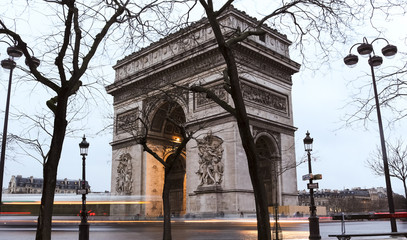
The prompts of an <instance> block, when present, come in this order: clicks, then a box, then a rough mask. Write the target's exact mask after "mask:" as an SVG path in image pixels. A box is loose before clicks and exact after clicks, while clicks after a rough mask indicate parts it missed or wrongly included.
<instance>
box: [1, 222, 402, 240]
mask: <svg viewBox="0 0 407 240" xmlns="http://www.w3.org/2000/svg"><path fill="white" fill-rule="evenodd" d="M0 224H1V225H0V240H6V239H7V240H10V239H18V240H33V239H35V222H34V221H32V220H22V221H18V220H13V221H11V220H10V219H6V220H4V219H2V218H0ZM78 224H79V222H78V221H77V220H68V221H64V220H61V221H57V222H56V223H55V224H54V226H53V229H52V239H53V240H72V239H78V236H79V233H78ZM90 224H91V226H90V234H89V236H90V239H92V240H126V239H136V240H150V239H151V240H158V239H162V223H161V222H159V221H130V222H122V221H121V222H117V221H90ZM346 226H347V228H346V230H347V232H348V233H349V232H388V231H389V230H390V225H389V223H388V222H387V221H360V222H349V223H346ZM281 228H282V234H283V238H284V239H297V240H305V239H308V235H309V233H308V222H306V221H296V220H294V221H292V220H286V221H284V220H282V221H281ZM398 228H399V231H400V232H401V231H403V232H407V223H405V222H398ZM340 230H341V226H340V222H337V221H336V222H321V223H320V231H321V237H322V239H326V240H335V239H334V238H328V234H333V233H339V232H340ZM172 237H173V239H174V240H214V239H220V240H255V239H257V231H256V224H255V222H254V221H253V220H250V219H244V220H242V219H221V220H218V219H213V220H195V221H189V220H177V221H175V222H173V223H172ZM365 239H366V238H365ZM369 239H385V238H384V237H381V238H379V237H376V238H369ZM387 239H390V238H387ZM391 239H393V240H394V239H397V238H391ZM400 239H403V238H400Z"/></svg>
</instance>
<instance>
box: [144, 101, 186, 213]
mask: <svg viewBox="0 0 407 240" xmlns="http://www.w3.org/2000/svg"><path fill="white" fill-rule="evenodd" d="M156 109H157V110H156V111H155V112H154V113H153V116H152V119H151V127H150V131H149V135H148V138H149V140H148V141H149V144H150V145H152V146H155V147H159V148H162V149H163V159H164V160H165V161H167V162H168V161H173V160H174V157H175V155H174V151H175V150H176V147H177V144H179V143H180V142H181V141H182V135H181V129H180V126H181V124H183V123H185V114H184V111H183V109H182V107H181V106H180V105H179V104H178V103H176V102H173V101H170V102H164V103H162V104H160V105H158V108H156ZM174 161H175V165H174V166H173V167H172V168H171V172H170V175H169V176H168V180H169V185H170V205H171V214H173V215H174V216H179V215H182V214H185V210H186V198H185V195H186V184H185V179H186V158H185V152H184V153H183V154H182V155H181V156H179V159H176V160H174ZM161 177H162V178H164V176H161ZM157 184H158V185H159V184H163V182H157ZM155 187H156V188H157V189H160V188H161V187H160V186H155Z"/></svg>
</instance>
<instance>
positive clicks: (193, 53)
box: [106, 8, 300, 216]
mask: <svg viewBox="0 0 407 240" xmlns="http://www.w3.org/2000/svg"><path fill="white" fill-rule="evenodd" d="M221 22H222V25H223V26H224V28H223V31H225V32H229V33H230V34H233V31H236V30H238V29H246V28H248V27H250V26H253V25H255V23H256V19H253V18H251V17H250V16H248V15H246V14H245V13H243V12H241V11H239V10H237V9H234V8H230V9H229V10H228V11H227V13H225V14H224V15H223V16H222V17H221ZM264 30H265V31H266V34H265V35H263V36H253V37H250V38H249V39H247V40H246V41H244V42H242V43H241V44H239V45H238V46H237V47H236V50H235V53H236V59H237V63H238V65H239V70H240V77H241V85H242V91H243V96H244V99H245V102H246V106H247V112H248V114H249V118H250V124H251V130H252V133H253V136H254V138H255V141H256V147H257V149H258V153H259V156H260V166H261V171H260V174H261V175H262V176H263V178H264V183H265V186H266V189H267V197H268V201H269V204H270V206H273V205H275V204H278V205H280V206H281V205H297V182H296V181H297V177H296V169H295V151H294V132H295V130H296V128H295V127H294V126H293V113H292V101H291V87H292V79H291V75H292V74H294V73H296V72H298V70H299V67H300V65H299V64H298V63H296V62H294V61H292V60H291V59H290V57H289V52H288V47H289V45H290V44H291V43H290V41H289V40H287V38H286V36H284V35H282V34H280V33H278V32H277V31H275V30H273V29H271V28H268V27H267V26H264ZM114 69H115V71H116V77H115V81H114V83H113V84H111V85H109V86H108V87H107V88H106V89H107V91H108V93H109V94H111V95H113V96H114V113H115V129H114V135H113V142H112V148H113V150H112V151H113V154H112V156H113V159H112V185H111V191H112V194H116V195H128V196H130V197H131V196H133V197H135V198H138V199H140V198H141V199H144V200H145V201H146V203H145V204H139V205H133V206H131V207H128V209H126V211H130V213H129V214H131V215H137V214H140V215H149V216H158V215H161V214H162V202H161V193H162V190H163V176H164V170H163V166H162V165H161V164H160V163H159V162H158V161H157V160H155V159H154V158H153V157H152V156H151V155H150V154H148V153H146V152H144V151H143V149H142V147H141V145H138V144H136V142H135V141H134V137H135V136H134V132H137V131H141V132H143V131H146V130H141V129H142V128H141V127H140V125H141V124H140V122H139V121H137V118H138V117H139V116H141V115H144V117H145V118H146V119H148V121H149V123H150V124H149V128H148V142H147V143H148V146H149V147H150V148H151V149H153V150H154V151H155V152H156V153H157V154H159V155H160V156H161V157H162V158H163V159H164V160H166V159H169V158H171V157H172V153H173V152H172V151H173V149H174V148H173V147H174V144H176V143H177V142H178V141H179V137H180V134H179V131H178V130H177V128H176V127H175V126H174V124H172V122H171V121H168V118H167V117H168V116H171V117H172V119H177V120H179V121H181V122H183V125H184V126H186V127H187V128H188V129H194V131H196V132H195V134H194V139H193V140H191V141H189V143H188V144H187V147H186V149H185V151H184V153H183V155H182V158H183V159H182V160H181V161H178V163H179V164H177V166H175V167H176V169H175V171H174V172H173V173H172V175H171V181H172V190H171V193H170V196H171V197H170V201H171V207H172V212H173V213H174V214H175V215H185V214H190V215H198V216H206V215H207V216H213V215H216V214H221V215H223V214H229V215H234V214H241V213H255V204H254V196H253V190H252V185H251V181H250V177H249V173H248V167H247V161H246V156H245V153H244V150H243V148H242V144H241V140H240V137H239V132H238V128H237V123H236V121H235V119H234V118H233V117H232V116H231V115H230V114H228V113H227V112H226V111H224V110H223V109H222V108H220V107H219V106H218V105H216V103H214V102H212V100H210V99H208V98H206V97H205V96H204V95H203V94H195V93H192V92H187V91H186V90H183V89H182V88H179V87H176V86H190V85H192V84H200V85H202V86H205V87H208V88H210V89H211V90H213V91H214V92H215V93H216V94H217V96H218V97H220V98H221V99H222V100H224V101H226V102H228V103H232V100H231V98H230V96H229V95H228V94H227V93H226V91H225V90H223V87H222V81H223V75H222V71H223V70H224V69H225V62H224V60H223V58H222V56H221V54H220V53H219V52H218V50H217V45H216V42H215V39H214V35H213V32H212V30H211V28H210V26H209V25H208V23H207V22H206V21H205V20H201V21H199V22H197V23H196V24H194V25H192V26H191V27H189V28H187V29H183V30H182V31H179V32H177V33H175V34H172V35H170V36H168V37H166V38H164V39H161V40H160V41H158V42H156V43H153V44H151V45H150V46H149V47H146V48H144V49H142V50H140V51H138V52H135V53H133V54H131V55H129V56H127V57H125V58H124V59H122V60H119V61H118V62H117V64H116V65H115V66H114ZM168 96H172V97H171V100H169V97H168ZM134 129H136V130H137V131H134Z"/></svg>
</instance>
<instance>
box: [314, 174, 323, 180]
mask: <svg viewBox="0 0 407 240" xmlns="http://www.w3.org/2000/svg"><path fill="white" fill-rule="evenodd" d="M312 179H313V180H321V179H322V174H315V175H314V177H313V178H312Z"/></svg>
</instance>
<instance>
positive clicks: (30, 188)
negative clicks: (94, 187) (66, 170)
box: [7, 175, 90, 194]
mask: <svg viewBox="0 0 407 240" xmlns="http://www.w3.org/2000/svg"><path fill="white" fill-rule="evenodd" d="M80 182H81V180H80V179H79V180H70V179H66V178H65V179H63V180H57V183H56V188H55V193H66V194H76V190H77V189H79V188H80ZM43 183H44V180H43V179H42V178H34V177H33V176H31V177H27V178H24V177H22V176H21V175H17V177H16V176H14V175H13V176H11V179H10V182H9V185H8V189H7V193H10V194H23V193H25V194H27V193H28V194H39V193H41V192H42V185H43ZM85 184H86V186H87V187H88V189H89V191H90V186H89V185H88V182H87V181H86V183H85Z"/></svg>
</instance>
